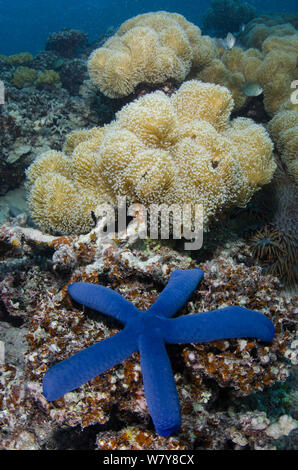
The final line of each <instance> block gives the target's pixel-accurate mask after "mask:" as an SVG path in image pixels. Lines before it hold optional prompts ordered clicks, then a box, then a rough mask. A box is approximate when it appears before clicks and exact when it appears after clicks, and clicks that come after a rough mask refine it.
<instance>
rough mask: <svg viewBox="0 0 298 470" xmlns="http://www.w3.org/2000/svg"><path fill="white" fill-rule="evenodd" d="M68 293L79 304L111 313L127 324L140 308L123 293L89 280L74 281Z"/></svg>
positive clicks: (107, 313)
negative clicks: (123, 295)
mask: <svg viewBox="0 0 298 470" xmlns="http://www.w3.org/2000/svg"><path fill="white" fill-rule="evenodd" d="M68 293H69V294H70V296H71V297H72V298H73V299H74V300H75V301H76V302H78V303H79V304H82V305H85V306H86V307H89V308H92V309H94V310H97V311H98V312H101V313H104V314H106V315H110V316H111V317H113V318H116V319H117V320H119V321H120V322H122V323H124V324H126V323H127V321H128V320H129V319H131V318H132V317H133V316H134V315H136V314H137V313H139V310H138V309H137V308H136V307H135V306H134V305H133V304H132V303H131V302H129V301H128V300H126V299H125V298H124V297H122V295H120V294H118V293H117V292H115V291H113V290H112V289H109V288H108V287H104V286H99V285H96V284H91V283H88V282H73V283H72V284H70V285H69V286H68Z"/></svg>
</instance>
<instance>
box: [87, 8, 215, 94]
mask: <svg viewBox="0 0 298 470" xmlns="http://www.w3.org/2000/svg"><path fill="white" fill-rule="evenodd" d="M216 55H217V47H216V44H215V41H214V40H212V39H211V38H209V37H207V36H201V31H200V29H199V28H198V27H197V26H195V25H193V24H192V23H189V22H188V21H187V20H186V19H185V18H184V17H183V16H181V15H178V14H176V13H167V12H155V13H145V14H142V15H138V16H136V17H134V18H131V19H129V20H128V21H126V22H125V23H123V24H122V25H121V26H120V28H119V30H118V31H117V33H116V35H115V36H113V37H112V38H110V39H109V40H108V41H107V42H106V43H105V44H104V45H103V47H101V48H99V49H96V50H95V51H94V52H93V53H92V54H91V56H90V58H89V62H88V69H89V74H90V77H91V79H92V81H93V82H94V83H95V84H96V85H97V86H98V87H99V88H100V90H101V92H102V93H104V94H105V95H107V96H109V97H110V98H119V97H122V96H127V95H129V94H130V93H132V92H133V91H134V89H135V88H136V86H137V85H138V84H140V83H147V84H159V83H163V82H164V81H165V80H167V79H172V80H175V81H176V82H182V81H183V80H184V79H185V77H186V76H187V74H188V73H189V72H190V70H191V68H192V67H193V68H194V69H200V68H202V67H204V66H205V65H207V64H208V63H209V62H210V61H211V60H212V59H213V58H214V57H215V56H216Z"/></svg>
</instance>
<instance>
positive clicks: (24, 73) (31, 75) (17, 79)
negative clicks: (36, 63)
mask: <svg viewBox="0 0 298 470" xmlns="http://www.w3.org/2000/svg"><path fill="white" fill-rule="evenodd" d="M36 77H37V71H36V70H34V69H31V68H29V67H23V66H21V67H18V68H17V70H16V71H15V73H14V75H13V79H12V84H13V85H15V86H16V87H18V88H25V87H30V86H32V85H33V83H34V82H35V80H36Z"/></svg>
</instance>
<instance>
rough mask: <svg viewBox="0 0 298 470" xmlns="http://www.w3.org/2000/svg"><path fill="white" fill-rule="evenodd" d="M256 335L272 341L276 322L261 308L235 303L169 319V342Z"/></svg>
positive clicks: (167, 333) (166, 333)
mask: <svg viewBox="0 0 298 470" xmlns="http://www.w3.org/2000/svg"><path fill="white" fill-rule="evenodd" d="M241 337H253V338H258V339H260V340H261V341H271V340H272V339H273V337H274V325H273V323H272V322H271V320H269V318H267V317H266V316H265V315H263V314H262V313H260V312H255V311H254V310H248V309H246V308H243V307H238V306H232V307H226V308H222V309H219V310H214V311H211V312H206V313H196V314H193V315H186V316H183V317H179V318H174V319H173V320H171V321H168V328H166V330H165V334H164V339H165V341H166V342H167V343H197V342H200V343H203V342H206V341H215V340H218V339H228V338H241Z"/></svg>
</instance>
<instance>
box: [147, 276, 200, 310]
mask: <svg viewBox="0 0 298 470" xmlns="http://www.w3.org/2000/svg"><path fill="white" fill-rule="evenodd" d="M203 277H204V273H203V271H202V270H201V269H199V268H194V269H187V270H182V269H177V270H176V271H174V272H173V273H172V274H171V276H170V279H169V282H168V284H167V285H166V287H165V288H164V290H163V291H162V293H161V294H160V295H159V297H158V298H157V299H156V301H155V302H154V304H153V305H152V306H151V307H150V308H149V309H148V310H147V313H150V314H153V315H162V316H164V317H171V316H173V315H174V314H175V313H176V312H177V311H178V310H179V309H180V308H181V307H183V305H184V304H185V302H186V301H187V300H188V298H189V296H190V295H191V293H192V292H193V291H194V290H195V288H196V287H197V285H198V283H199V282H200V281H201V280H202V279H203Z"/></svg>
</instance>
